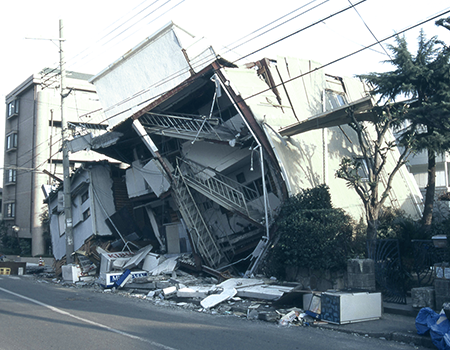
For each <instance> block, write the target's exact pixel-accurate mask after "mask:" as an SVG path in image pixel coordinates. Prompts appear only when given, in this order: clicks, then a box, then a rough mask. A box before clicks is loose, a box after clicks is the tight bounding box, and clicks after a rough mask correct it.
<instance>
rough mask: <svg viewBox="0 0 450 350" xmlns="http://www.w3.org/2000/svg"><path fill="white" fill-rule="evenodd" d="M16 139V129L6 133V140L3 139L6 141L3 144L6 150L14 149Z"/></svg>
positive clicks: (15, 147)
mask: <svg viewBox="0 0 450 350" xmlns="http://www.w3.org/2000/svg"><path fill="white" fill-rule="evenodd" d="M18 140H19V137H18V133H17V131H13V132H10V133H9V134H8V135H6V140H5V141H6V144H5V150H6V152H8V151H13V150H16V149H17V144H18Z"/></svg>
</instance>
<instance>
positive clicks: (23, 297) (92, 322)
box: [0, 287, 177, 350]
mask: <svg viewBox="0 0 450 350" xmlns="http://www.w3.org/2000/svg"><path fill="white" fill-rule="evenodd" d="M0 290H1V291H3V292H5V293H9V294H12V295H15V296H16V297H19V298H22V299H25V300H28V301H31V302H32V303H35V304H38V305H40V306H43V307H46V308H47V309H50V310H52V311H54V312H57V313H59V314H61V315H65V316H69V317H72V318H74V319H76V320H78V321H81V322H85V323H88V324H91V325H93V326H97V327H100V328H103V329H106V330H108V331H110V332H113V333H117V334H120V335H123V336H125V337H128V338H132V339H136V340H140V341H142V342H144V343H148V344H150V345H152V346H155V347H158V348H161V349H165V350H177V349H175V348H171V347H170V346H166V345H164V344H161V343H157V342H154V341H151V340H148V339H145V338H142V337H138V336H136V335H133V334H130V333H127V332H123V331H120V330H118V329H115V328H112V327H109V326H106V325H103V324H101V323H97V322H94V321H90V320H87V319H85V318H82V317H79V316H76V315H73V314H71V313H69V312H67V311H64V310H61V309H58V308H57V307H54V306H51V305H48V304H45V303H42V302H40V301H38V300H35V299H32V298H28V297H26V296H24V295H21V294H17V293H14V292H11V291H10V290H7V289H4V288H1V287H0Z"/></svg>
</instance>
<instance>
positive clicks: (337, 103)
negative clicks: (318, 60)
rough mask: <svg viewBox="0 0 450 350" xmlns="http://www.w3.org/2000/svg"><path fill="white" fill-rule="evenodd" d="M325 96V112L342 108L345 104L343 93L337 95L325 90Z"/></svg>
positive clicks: (334, 92)
mask: <svg viewBox="0 0 450 350" xmlns="http://www.w3.org/2000/svg"><path fill="white" fill-rule="evenodd" d="M325 96H326V97H325V109H326V110H327V111H330V110H332V109H335V108H339V107H342V106H344V105H346V104H347V98H346V97H345V94H343V93H339V92H336V91H333V90H326V91H325Z"/></svg>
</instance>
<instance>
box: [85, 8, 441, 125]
mask: <svg viewBox="0 0 450 350" xmlns="http://www.w3.org/2000/svg"><path fill="white" fill-rule="evenodd" d="M363 1H366V0H363ZM363 1H361V2H363ZM361 2H359V3H361ZM359 3H357V4H354V5H352V6H350V7H348V8H346V9H344V10H341V11H339V12H338V13H340V12H342V11H345V10H347V9H350V8H354V7H355V6H356V5H358V4H359ZM449 12H450V10H445V11H443V12H440V13H439V14H437V15H434V16H433V17H431V18H428V19H426V20H423V21H420V22H418V23H416V24H414V25H411V26H409V27H407V28H406V29H404V30H401V31H400V32H397V33H395V34H393V35H390V36H388V37H385V38H384V39H382V40H377V41H376V42H375V43H372V44H370V45H367V46H364V47H363V48H361V49H359V50H356V51H354V52H352V53H349V54H347V55H344V56H342V57H340V58H337V59H335V60H333V61H331V62H328V63H326V64H324V65H322V66H320V67H317V68H315V69H313V70H311V71H308V72H305V73H303V74H300V75H298V76H295V77H293V78H291V79H289V80H287V81H285V82H284V83H288V82H290V81H293V80H295V79H298V78H301V77H303V76H305V75H307V74H311V73H313V72H315V71H317V70H319V69H322V68H324V67H327V66H329V65H331V64H334V63H336V62H339V61H341V60H343V59H346V58H348V57H351V56H353V55H355V54H357V53H359V52H362V51H364V50H366V49H369V48H372V47H373V46H375V45H378V44H380V43H381V42H384V41H386V40H389V39H391V38H393V37H395V36H397V35H400V34H402V33H405V32H407V31H409V30H411V29H414V28H416V27H418V26H420V25H422V24H424V23H427V22H429V21H432V20H434V19H436V18H438V17H442V16H443V15H445V14H447V13H449ZM329 17H330V16H328V17H327V18H329ZM322 21H323V20H322ZM320 22H321V21H318V22H315V23H316V24H317V23H320ZM308 27H311V26H308ZM302 30H304V29H301V30H300V31H302ZM298 32H299V31H297V32H295V33H298ZM292 35H294V33H292V34H290V35H288V36H286V37H284V38H283V39H279V40H277V41H276V42H279V41H280V40H284V39H286V38H288V37H290V36H292ZM276 42H273V43H271V44H269V46H270V45H273V44H274V43H276ZM266 47H268V45H266V46H265V47H264V48H266ZM264 48H261V49H260V50H262V49H264ZM258 51H259V50H258ZM255 52H256V51H255ZM253 53H254V52H253ZM253 53H252V54H253ZM246 56H249V55H246ZM242 58H243V57H241V59H242ZM181 85H182V84H181ZM279 85H281V84H279ZM279 85H277V86H279ZM269 90H270V88H268V89H265V90H262V91H259V92H257V93H255V94H253V95H251V96H248V97H246V98H245V100H247V99H250V98H253V97H255V96H257V95H259V94H261V93H264V92H267V91H269ZM161 95H162V94H161ZM158 96H159V95H157V96H154V97H153V98H156V97H158ZM141 103H142V102H141ZM87 114H89V113H87ZM115 116H117V114H116V115H113V116H110V117H108V118H106V119H105V120H103V121H102V122H104V121H107V120H109V119H111V118H113V117H115Z"/></svg>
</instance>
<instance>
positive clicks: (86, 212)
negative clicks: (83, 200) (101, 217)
mask: <svg viewBox="0 0 450 350" xmlns="http://www.w3.org/2000/svg"><path fill="white" fill-rule="evenodd" d="M89 216H91V209H90V208H87V209H86V210H85V211H84V212H83V221H85V220H87V218H88V217H89Z"/></svg>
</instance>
